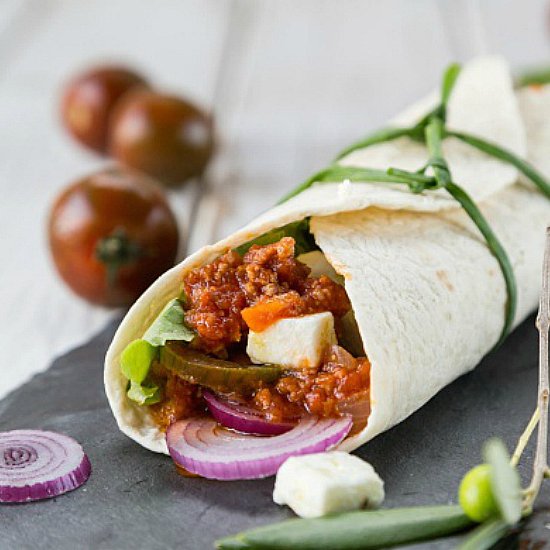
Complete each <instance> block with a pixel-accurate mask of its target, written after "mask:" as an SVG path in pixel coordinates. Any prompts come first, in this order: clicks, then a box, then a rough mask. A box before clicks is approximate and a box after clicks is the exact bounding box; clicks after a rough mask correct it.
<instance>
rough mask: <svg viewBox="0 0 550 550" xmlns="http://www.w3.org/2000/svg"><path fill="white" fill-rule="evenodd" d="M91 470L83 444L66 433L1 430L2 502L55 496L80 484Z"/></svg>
mask: <svg viewBox="0 0 550 550" xmlns="http://www.w3.org/2000/svg"><path fill="white" fill-rule="evenodd" d="M91 471H92V468H91V464H90V461H89V459H88V457H87V456H86V454H85V453H84V451H83V449H82V447H81V446H80V444H79V443H77V442H76V441H75V440H74V439H73V438H71V437H69V436H67V435H63V434H58V433H55V432H47V431H42V430H13V431H10V432H0V502H30V501H33V500H42V499H45V498H52V497H56V496H58V495H61V494H63V493H66V492H68V491H72V490H73V489H76V488H77V487H80V486H81V485H82V484H83V483H84V482H86V480H87V479H88V477H90V473H91Z"/></svg>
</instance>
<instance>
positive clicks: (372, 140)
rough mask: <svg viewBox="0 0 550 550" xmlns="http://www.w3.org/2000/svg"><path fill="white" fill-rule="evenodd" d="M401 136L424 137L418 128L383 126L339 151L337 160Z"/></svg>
mask: <svg viewBox="0 0 550 550" xmlns="http://www.w3.org/2000/svg"><path fill="white" fill-rule="evenodd" d="M400 137H410V138H412V139H422V133H421V131H419V129H418V128H416V127H412V128H382V129H380V130H377V131H376V132H374V133H372V134H370V135H369V136H367V137H365V138H363V139H361V140H359V141H357V142H356V143H354V144H353V145H350V146H349V147H346V148H345V149H343V150H342V151H340V152H339V153H338V155H337V156H336V160H340V159H342V158H344V157H345V156H347V155H349V154H350V153H353V152H354V151H357V150H359V149H364V148H365V147H370V146H371V145H377V144H378V143H385V142H387V141H393V140H395V139H398V138H400Z"/></svg>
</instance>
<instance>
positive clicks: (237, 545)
mask: <svg viewBox="0 0 550 550" xmlns="http://www.w3.org/2000/svg"><path fill="white" fill-rule="evenodd" d="M471 524H472V522H471V520H470V519H469V518H468V517H467V516H466V515H465V514H464V512H463V511H462V508H460V506H416V507H410V508H394V509H388V510H374V511H364V510H363V511H357V512H348V513H345V514H340V515H336V516H327V517H324V518H318V519H291V520H288V521H283V522H281V523H277V524H274V525H268V526H266V527H260V528H258V529H253V530H251V531H246V532H244V533H240V534H238V535H235V536H233V537H227V538H225V539H221V540H219V541H217V542H216V547H217V548H219V549H220V550H228V549H243V550H244V549H252V548H257V549H271V550H278V549H288V548H292V549H293V550H318V549H320V548H323V549H324V550H336V549H337V550H359V549H365V550H367V549H369V548H384V547H388V546H394V545H396V544H404V543H408V542H416V541H422V540H426V539H432V538H436V537H441V536H445V535H450V534H452V533H456V532H458V531H462V530H464V529H466V528H467V527H469V526H470V525H471Z"/></svg>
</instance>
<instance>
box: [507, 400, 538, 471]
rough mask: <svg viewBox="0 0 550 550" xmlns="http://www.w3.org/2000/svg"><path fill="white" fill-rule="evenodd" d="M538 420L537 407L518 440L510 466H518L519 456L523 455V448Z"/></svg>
mask: <svg viewBox="0 0 550 550" xmlns="http://www.w3.org/2000/svg"><path fill="white" fill-rule="evenodd" d="M539 419H540V409H539V408H538V407H537V408H536V409H535V412H534V413H533V416H532V417H531V420H529V424H527V426H526V428H525V430H524V431H523V433H522V434H521V436H520V438H519V440H518V444H517V446H516V450H515V451H514V454H513V455H512V458H511V459H510V464H511V465H512V466H517V465H518V463H519V460H520V458H521V455H522V454H523V451H524V450H525V447H527V443H529V440H530V439H531V436H532V435H533V432H534V431H535V428H536V427H537V424H538V423H539Z"/></svg>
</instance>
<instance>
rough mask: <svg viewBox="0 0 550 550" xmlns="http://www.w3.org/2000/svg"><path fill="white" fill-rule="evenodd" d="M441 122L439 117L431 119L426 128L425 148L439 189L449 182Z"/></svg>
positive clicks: (449, 175) (449, 174) (449, 176)
mask: <svg viewBox="0 0 550 550" xmlns="http://www.w3.org/2000/svg"><path fill="white" fill-rule="evenodd" d="M444 128H445V127H444V124H443V120H442V119H441V118H439V117H433V118H432V119H431V120H430V121H429V122H428V125H427V126H426V131H425V132H426V147H427V148H428V151H429V153H430V159H429V160H428V166H431V167H432V170H433V171H434V176H435V179H436V181H437V183H438V184H439V186H440V187H445V186H446V185H447V184H448V183H450V182H451V172H450V171H449V166H448V165H447V161H446V160H445V158H444V157H443V146H442V141H443V133H444Z"/></svg>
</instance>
